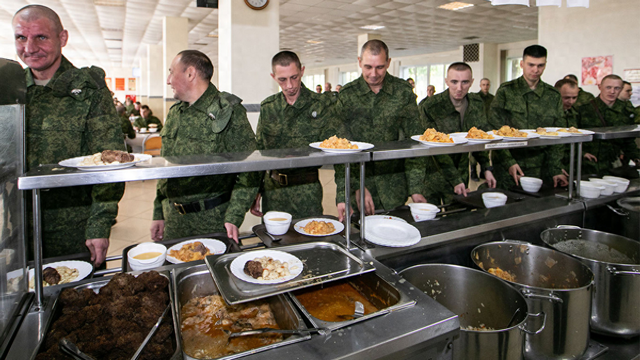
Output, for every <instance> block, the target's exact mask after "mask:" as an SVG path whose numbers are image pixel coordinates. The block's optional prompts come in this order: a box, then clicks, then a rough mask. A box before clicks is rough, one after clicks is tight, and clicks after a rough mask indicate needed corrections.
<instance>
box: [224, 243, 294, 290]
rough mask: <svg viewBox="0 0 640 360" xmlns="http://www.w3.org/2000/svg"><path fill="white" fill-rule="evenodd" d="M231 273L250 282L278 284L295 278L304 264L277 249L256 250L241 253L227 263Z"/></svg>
mask: <svg viewBox="0 0 640 360" xmlns="http://www.w3.org/2000/svg"><path fill="white" fill-rule="evenodd" d="M229 268H230V270H231V273H232V274H233V275H234V276H235V277H237V278H238V279H240V280H242V281H246V282H250V283H252V284H279V283H283V282H287V281H289V280H292V279H295V278H296V277H297V276H298V275H300V274H301V273H302V270H303V269H304V265H303V264H302V261H300V259H298V258H297V257H295V256H293V255H291V254H289V253H286V252H284V251H278V250H256V251H250V252H248V253H246V254H242V255H240V256H238V257H237V258H235V259H234V260H233V261H232V262H231V264H229Z"/></svg>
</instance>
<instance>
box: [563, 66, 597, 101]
mask: <svg viewBox="0 0 640 360" xmlns="http://www.w3.org/2000/svg"><path fill="white" fill-rule="evenodd" d="M564 78H565V79H569V80H573V81H574V82H575V83H576V84H579V83H578V77H577V76H575V75H573V74H569V75H566V76H565V77H564ZM593 99H595V96H593V94H591V93H590V92H587V91H584V90H582V88H581V87H578V99H577V100H576V102H575V104H573V106H574V107H575V108H576V109H577V108H578V107H579V106H582V105H583V104H586V103H588V102H589V101H591V100H593Z"/></svg>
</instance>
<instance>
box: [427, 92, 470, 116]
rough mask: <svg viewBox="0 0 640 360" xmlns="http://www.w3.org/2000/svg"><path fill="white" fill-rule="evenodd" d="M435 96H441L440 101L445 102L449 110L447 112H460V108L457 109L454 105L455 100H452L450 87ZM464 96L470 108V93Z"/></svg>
mask: <svg viewBox="0 0 640 360" xmlns="http://www.w3.org/2000/svg"><path fill="white" fill-rule="evenodd" d="M434 96H440V102H443V103H445V109H446V110H447V113H449V114H452V113H454V112H458V110H456V107H455V106H454V105H453V102H452V101H451V97H450V95H449V89H447V90H445V91H443V92H441V93H440V94H437V95H434ZM464 98H465V99H467V109H469V104H470V103H471V101H470V100H469V94H468V93H467V95H465V96H464Z"/></svg>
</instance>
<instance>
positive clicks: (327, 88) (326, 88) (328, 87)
mask: <svg viewBox="0 0 640 360" xmlns="http://www.w3.org/2000/svg"><path fill="white" fill-rule="evenodd" d="M324 93H325V94H331V93H333V91H331V83H330V82H326V83H324Z"/></svg>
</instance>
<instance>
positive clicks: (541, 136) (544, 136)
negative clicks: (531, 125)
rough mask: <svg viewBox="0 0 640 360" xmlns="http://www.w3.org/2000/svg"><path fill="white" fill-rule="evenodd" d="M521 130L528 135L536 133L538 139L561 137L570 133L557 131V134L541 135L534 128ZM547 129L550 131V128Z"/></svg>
mask: <svg viewBox="0 0 640 360" xmlns="http://www.w3.org/2000/svg"><path fill="white" fill-rule="evenodd" d="M549 129H550V128H549ZM545 130H547V128H545ZM522 131H524V132H526V133H527V134H529V135H538V136H539V137H540V139H559V138H561V137H569V136H571V135H560V134H562V133H558V135H543V134H538V133H537V132H536V131H535V130H522ZM547 131H551V130H547Z"/></svg>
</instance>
